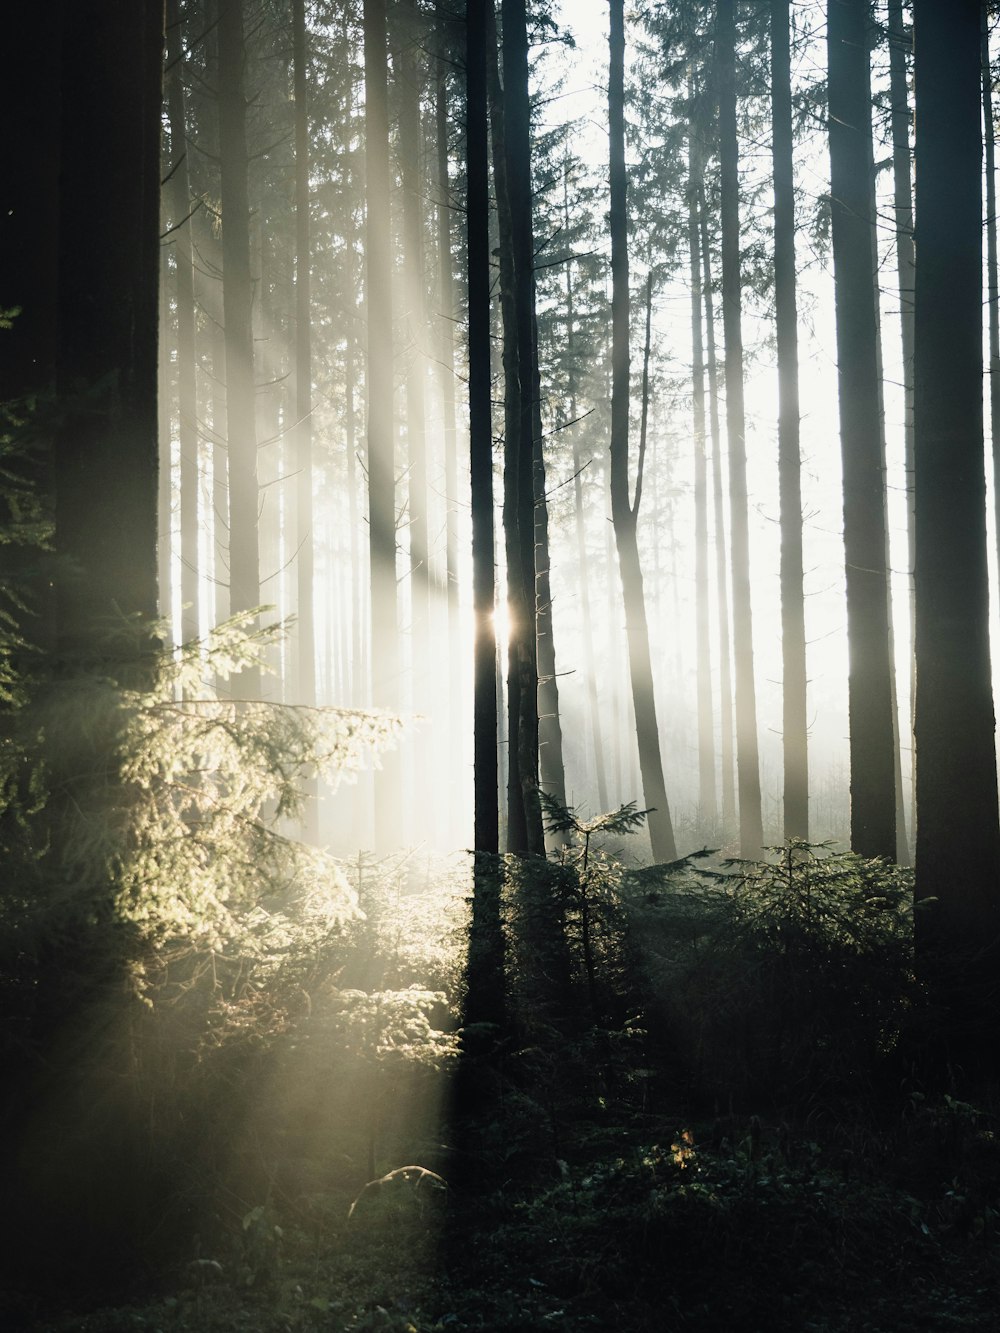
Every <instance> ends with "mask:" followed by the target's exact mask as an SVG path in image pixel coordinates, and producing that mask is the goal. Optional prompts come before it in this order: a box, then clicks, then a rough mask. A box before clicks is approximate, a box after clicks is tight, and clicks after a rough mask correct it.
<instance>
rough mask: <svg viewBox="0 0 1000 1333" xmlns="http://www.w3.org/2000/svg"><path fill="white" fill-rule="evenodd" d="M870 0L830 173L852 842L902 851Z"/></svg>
mask: <svg viewBox="0 0 1000 1333" xmlns="http://www.w3.org/2000/svg"><path fill="white" fill-rule="evenodd" d="M867 15H868V7H867V4H866V0H829V4H828V10H827V17H828V23H827V43H828V53H829V73H830V78H829V99H830V118H829V119H830V176H831V198H832V224H833V261H834V287H835V301H836V314H837V370H838V385H839V401H840V436H841V454H842V458H843V473H844V552H845V560H846V572H847V637H848V652H849V660H850V668H849V670H850V675H849V681H848V699H849V712H850V748H851V847H852V848H853V850H854V851H856V852H859V853H860V854H861V855H862V856H883V857H885V858H887V859H888V860H893V859H895V856H896V784H895V752H894V744H893V716H892V681H891V670H892V664H891V661H890V655H889V642H890V634H889V585H888V571H887V569H886V521H885V482H884V454H883V448H882V427H881V395H880V383H879V374H878V366H879V350H878V310H877V299H876V292H875V280H874V279H875V274H874V268H873V263H872V255H873V249H872V246H873V240H872V225H873V220H872V218H871V199H872V187H871V179H870V175H869V171H870V163H871V90H870V75H869V65H868V30H867Z"/></svg>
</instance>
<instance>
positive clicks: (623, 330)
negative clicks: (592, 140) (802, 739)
mask: <svg viewBox="0 0 1000 1333" xmlns="http://www.w3.org/2000/svg"><path fill="white" fill-rule="evenodd" d="M610 53H611V57H610V69H609V85H608V119H609V126H610V166H611V213H610V221H611V282H612V296H611V309H612V352H611V362H612V387H611V518H612V523H613V525H614V529H615V543H616V545H617V548H618V565H619V570H620V573H621V581H622V596H623V599H624V603H625V630H626V634H627V637H628V648H629V673H630V676H631V681H632V701H633V705H634V708H635V725H636V739H637V742H638V747H639V769H640V774H641V778H642V788H643V801H644V804H645V805H646V807H647V808H648V809H649V812H650V813H649V836H650V842H651V844H652V851H653V860H654V861H657V862H663V861H673V860H675V859H676V856H677V846H676V843H675V842H674V831H673V825H672V822H671V819H670V807H669V805H668V803H667V792H666V785H665V783H664V780H663V761H662V758H661V755H660V733H659V727H658V725H657V719H656V700H655V697H654V691H653V668H652V659H651V656H650V650H649V628H648V625H647V623H646V605H645V598H644V594H643V580H642V564H641V561H640V559H639V544H638V534H637V519H638V514H639V505H640V503H641V500H642V469H643V462H644V459H643V457H642V455H641V454H640V456H639V460H638V471H637V477H636V488H635V498H634V500H633V499H632V496H631V494H630V490H631V486H630V482H629V466H628V435H629V396H630V383H629V378H630V376H629V272H628V212H627V199H626V191H627V177H626V173H625V105H624V104H625V91H624V85H625V20H624V12H623V3H622V0H611V36H610Z"/></svg>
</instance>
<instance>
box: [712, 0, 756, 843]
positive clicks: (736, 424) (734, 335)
mask: <svg viewBox="0 0 1000 1333" xmlns="http://www.w3.org/2000/svg"><path fill="white" fill-rule="evenodd" d="M716 66H717V76H718V89H719V163H720V168H721V203H720V213H721V222H722V323H723V329H724V332H725V339H726V434H727V437H728V440H729V507H730V534H731V550H732V574H733V648H734V664H735V668H736V671H735V674H736V773H737V781H738V786H739V817H740V852H741V854H742V855H743V856H750V857H755V856H759V855H760V853H761V848H762V846H763V843H764V831H763V822H762V816H761V799H760V758H759V754H758V746H757V690H756V685H755V682H754V663H753V617H752V611H751V605H750V522H749V513H748V501H747V476H746V474H747V455H746V413H745V410H744V404H743V329H742V310H741V306H742V298H741V290H742V288H741V276H740V213H739V209H740V179H739V140H738V137H737V129H736V13H735V0H719V6H718V15H717V29H716Z"/></svg>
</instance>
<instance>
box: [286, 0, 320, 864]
mask: <svg viewBox="0 0 1000 1333" xmlns="http://www.w3.org/2000/svg"><path fill="white" fill-rule="evenodd" d="M292 64H293V79H294V85H293V86H294V90H295V466H296V471H297V474H298V476H297V479H296V487H295V516H296V521H297V527H298V532H297V537H298V553H297V559H296V580H295V582H296V593H297V595H296V599H295V600H296V611H297V616H296V629H297V631H298V648H299V654H298V681H297V682H296V684H297V689H296V697H297V699H298V702H299V703H302V704H309V705H312V704H315V702H316V628H315V618H314V612H313V606H314V588H313V581H314V577H315V560H314V538H313V466H312V464H313V457H312V455H313V450H312V410H313V407H312V311H311V301H310V290H309V288H310V284H309V268H310V263H311V254H310V227H309V222H310V219H309V100H308V99H309V92H308V81H307V69H308V45H307V36H306V4H305V0H292ZM306 796H307V805H306V812H305V832H306V836H307V837H308V838H309V839H310V840H311V841H314V842H315V841H316V840H317V839H318V836H319V805H318V793H317V787H316V782H315V780H310V782H309V784H308V790H307V792H306Z"/></svg>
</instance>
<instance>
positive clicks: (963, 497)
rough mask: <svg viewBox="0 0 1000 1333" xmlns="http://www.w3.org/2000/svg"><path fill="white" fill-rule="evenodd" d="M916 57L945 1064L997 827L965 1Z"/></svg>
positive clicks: (967, 1001) (930, 744)
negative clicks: (947, 1039)
mask: <svg viewBox="0 0 1000 1333" xmlns="http://www.w3.org/2000/svg"><path fill="white" fill-rule="evenodd" d="M914 55H915V81H914V86H915V92H916V135H915V155H916V159H915V160H916V228H917V230H916V235H917V268H916V295H915V312H914V319H915V330H914V357H915V363H914V394H915V399H914V449H915V470H916V506H917V563H916V595H917V633H916V653H917V698H916V716H915V730H916V744H917V858H916V876H917V879H916V893H917V899H918V903H920V904H922V906H921V907H920V910H918V913H917V918H916V926H917V945H918V951H919V956H920V957H921V959H922V963H923V966H924V968H925V973H926V974H928V975H929V976H930V978H931V980H932V982H933V983H934V984H935V985H936V986H938V987H939V988H940V990H939V994H938V998H939V999H940V1000H942V1002H943V1004H944V1006H945V1008H946V1011H947V1012H946V1028H947V1034H948V1037H949V1039H950V1045H951V1051H950V1055H951V1056H952V1058H958V1059H959V1060H960V1061H961V1059H962V1058H965V1057H970V1058H975V1059H987V1060H992V1059H993V1058H994V1056H995V1047H994V1044H993V1042H992V1037H991V1035H988V1034H991V1033H992V1024H993V1022H994V1018H995V996H996V966H997V940H998V936H1000V896H998V892H997V885H998V880H1000V818H998V812H997V771H996V751H995V742H994V730H995V721H994V711H993V693H992V681H991V673H990V652H989V629H988V626H989V589H988V580H987V556H986V483H985V475H984V459H983V398H982V370H983V351H982V137H981V121H980V115H981V82H980V55H981V42H980V11H979V4H978V3H977V0H955V2H954V3H953V4H950V5H948V6H947V8H946V9H944V8H942V7H941V6H940V5H938V4H935V3H934V0H915V3H914ZM928 900H930V901H928ZM984 1042H985V1045H984Z"/></svg>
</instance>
